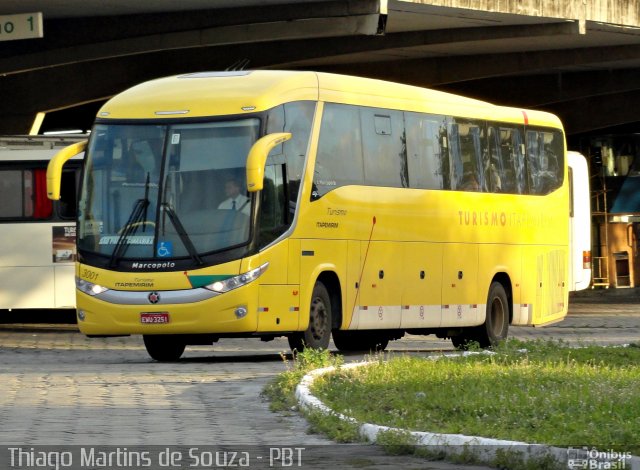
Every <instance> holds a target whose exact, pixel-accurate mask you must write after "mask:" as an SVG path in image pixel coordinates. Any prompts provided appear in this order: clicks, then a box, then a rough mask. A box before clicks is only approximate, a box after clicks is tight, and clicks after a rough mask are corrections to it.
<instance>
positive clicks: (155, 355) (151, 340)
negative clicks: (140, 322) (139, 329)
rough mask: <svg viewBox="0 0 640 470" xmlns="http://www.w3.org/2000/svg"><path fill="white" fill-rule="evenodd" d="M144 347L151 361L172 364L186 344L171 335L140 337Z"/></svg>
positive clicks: (178, 357) (180, 354)
mask: <svg viewBox="0 0 640 470" xmlns="http://www.w3.org/2000/svg"><path fill="white" fill-rule="evenodd" d="M142 339H143V341H144V347H145V348H146V349H147V353H148V354H149V356H151V358H152V359H155V360H156V361H158V362H173V361H177V360H178V359H180V356H182V353H183V352H184V349H185V347H186V344H185V343H184V341H182V340H180V339H179V338H176V337H175V336H173V335H142Z"/></svg>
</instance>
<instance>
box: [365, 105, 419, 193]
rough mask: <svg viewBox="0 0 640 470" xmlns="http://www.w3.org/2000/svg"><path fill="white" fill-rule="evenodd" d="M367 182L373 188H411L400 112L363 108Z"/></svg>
mask: <svg viewBox="0 0 640 470" xmlns="http://www.w3.org/2000/svg"><path fill="white" fill-rule="evenodd" d="M360 119H361V124H362V148H363V158H364V175H365V177H364V179H365V183H366V184H367V185H370V186H388V187H392V188H406V187H407V186H409V182H408V179H409V178H408V175H407V157H406V145H405V140H406V139H405V134H404V120H403V116H402V113H401V112H399V111H391V110H387V109H385V110H382V109H374V108H360Z"/></svg>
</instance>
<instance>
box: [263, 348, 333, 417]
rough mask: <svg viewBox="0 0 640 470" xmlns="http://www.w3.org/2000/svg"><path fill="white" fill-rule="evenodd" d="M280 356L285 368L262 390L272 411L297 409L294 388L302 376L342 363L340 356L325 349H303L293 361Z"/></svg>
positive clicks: (283, 355) (282, 355)
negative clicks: (333, 354) (269, 402)
mask: <svg viewBox="0 0 640 470" xmlns="http://www.w3.org/2000/svg"><path fill="white" fill-rule="evenodd" d="M280 357H281V358H282V361H283V362H284V364H285V366H286V368H287V370H286V371H285V372H283V373H282V374H280V375H278V377H276V379H275V380H274V381H272V382H270V383H269V384H268V385H267V386H266V387H265V389H264V390H263V392H262V395H263V396H264V397H266V398H268V399H269V400H270V401H271V405H270V408H271V410H272V411H285V410H295V409H297V405H298V404H297V402H296V398H295V390H296V387H297V386H298V384H299V383H300V380H302V377H304V376H305V375H306V374H307V373H308V372H310V371H312V370H315V369H321V368H323V367H330V366H336V367H337V366H339V365H341V364H342V363H343V359H342V356H332V355H331V353H330V352H329V351H328V350H326V349H325V350H320V349H305V350H304V351H302V352H300V353H297V354H296V355H295V356H294V358H293V362H291V361H289V359H288V358H287V356H286V355H285V354H280Z"/></svg>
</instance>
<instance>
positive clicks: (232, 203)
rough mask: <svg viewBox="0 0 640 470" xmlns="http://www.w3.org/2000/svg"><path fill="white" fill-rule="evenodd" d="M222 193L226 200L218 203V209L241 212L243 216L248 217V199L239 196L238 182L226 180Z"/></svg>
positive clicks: (241, 195)
mask: <svg viewBox="0 0 640 470" xmlns="http://www.w3.org/2000/svg"><path fill="white" fill-rule="evenodd" d="M224 193H225V194H226V196H227V199H225V200H224V201H222V202H221V203H220V205H219V206H218V209H226V210H234V211H241V212H242V213H243V214H245V215H249V210H250V209H251V207H250V205H249V198H248V197H247V196H245V195H244V194H241V187H240V183H238V180H236V179H230V180H228V181H227V182H226V183H225V185H224Z"/></svg>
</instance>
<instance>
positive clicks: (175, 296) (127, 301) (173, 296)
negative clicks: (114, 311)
mask: <svg viewBox="0 0 640 470" xmlns="http://www.w3.org/2000/svg"><path fill="white" fill-rule="evenodd" d="M152 292H155V293H156V294H158V296H159V297H160V299H159V300H158V302H156V303H151V302H150V301H149V294H151V293H152ZM218 295H220V294H219V293H218V292H213V291H210V290H208V289H203V288H201V287H200V288H197V289H184V290H162V291H155V290H148V291H124V290H108V291H106V292H103V293H102V294H98V295H96V296H94V297H95V298H96V299H100V300H102V301H103V302H108V303H110V304H118V305H169V304H191V303H194V302H201V301H203V300H208V299H212V298H213V297H217V296H218Z"/></svg>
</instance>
